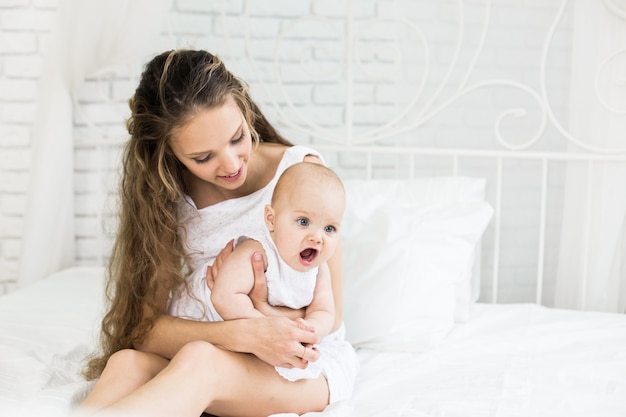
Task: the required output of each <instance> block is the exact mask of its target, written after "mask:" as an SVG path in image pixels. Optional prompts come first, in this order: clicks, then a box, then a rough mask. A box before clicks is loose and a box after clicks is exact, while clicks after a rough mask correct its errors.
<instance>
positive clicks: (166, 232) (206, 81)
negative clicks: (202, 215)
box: [84, 50, 290, 379]
mask: <svg viewBox="0 0 626 417" xmlns="http://www.w3.org/2000/svg"><path fill="white" fill-rule="evenodd" d="M228 97H232V98H233V99H234V100H235V102H236V103H237V105H238V106H239V108H240V109H241V111H242V113H243V115H244V117H245V119H246V121H247V123H248V126H250V131H251V134H252V137H253V140H254V141H255V142H256V143H259V142H273V143H281V144H285V145H290V143H289V142H288V141H287V140H285V139H284V138H283V137H282V136H281V135H280V134H279V133H278V132H277V131H276V129H274V128H273V127H272V125H271V124H270V123H269V122H268V121H267V119H266V118H265V117H264V116H263V114H262V113H261V111H260V109H259V108H258V106H257V105H256V104H255V103H254V102H253V101H252V99H251V98H250V96H249V94H248V86H247V84H246V83H245V82H243V81H242V80H239V79H237V78H236V77H234V76H233V75H232V74H231V73H230V72H229V71H228V70H227V69H226V67H225V66H224V64H223V63H222V61H221V60H220V59H219V58H218V57H217V56H215V55H212V54H210V53H208V52H206V51H201V50H173V51H167V52H164V53H162V54H160V55H158V56H156V57H155V58H153V59H152V60H151V61H150V62H148V63H147V65H146V67H145V70H144V72H143V73H142V76H141V80H140V82H139V85H138V87H137V89H136V91H135V93H134V95H133V97H132V98H131V99H130V100H129V105H130V109H131V117H130V118H129V120H128V121H127V128H128V132H129V134H130V139H129V140H128V143H127V144H126V147H125V149H124V154H123V159H122V167H123V171H122V176H121V181H120V186H119V225H118V231H117V236H116V240H115V244H114V246H113V250H112V253H111V258H110V263H109V268H108V274H107V285H106V296H107V301H108V312H107V313H106V315H105V316H104V318H103V320H102V330H101V335H100V349H99V351H98V352H96V353H94V355H93V356H92V357H91V358H90V360H89V363H88V364H87V367H86V369H85V372H84V374H85V377H86V378H87V379H94V378H97V377H99V376H100V375H101V373H102V370H103V369H104V367H105V365H106V362H107V361H108V359H109V357H110V356H111V355H112V354H113V353H115V352H117V351H119V350H121V349H127V348H133V347H136V346H137V345H138V344H141V343H142V341H143V340H144V338H145V337H146V335H147V333H148V332H149V331H150V329H151V328H152V326H153V325H154V321H155V320H156V318H157V317H158V315H160V314H164V313H165V308H166V305H165V304H166V302H164V300H166V299H167V298H166V297H167V296H168V294H169V293H170V291H171V290H173V289H174V288H177V287H178V286H180V285H184V282H185V281H184V274H185V265H186V256H185V252H184V250H183V241H184V239H185V233H184V228H183V225H181V224H180V222H179V221H178V216H177V206H178V203H179V201H180V200H181V199H182V198H183V196H184V194H185V183H184V180H183V170H184V169H185V168H184V166H183V165H182V164H181V163H180V162H179V161H178V160H177V159H176V157H175V156H174V154H173V153H172V151H171V149H170V140H171V139H172V132H174V131H175V130H176V129H177V128H179V127H181V126H183V125H185V124H186V123H187V122H189V120H190V119H191V118H192V117H193V116H195V115H196V114H198V112H200V111H203V110H206V109H211V108H214V107H217V106H220V105H223V104H224V103H225V101H226V100H227V98H228Z"/></svg>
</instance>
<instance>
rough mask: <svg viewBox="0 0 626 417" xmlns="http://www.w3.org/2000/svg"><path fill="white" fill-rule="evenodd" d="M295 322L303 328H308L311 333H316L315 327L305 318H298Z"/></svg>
mask: <svg viewBox="0 0 626 417" xmlns="http://www.w3.org/2000/svg"><path fill="white" fill-rule="evenodd" d="M295 322H296V323H297V324H298V327H299V328H300V329H302V330H306V331H308V332H311V333H315V332H316V331H315V327H313V326H311V325H310V324H309V323H307V321H306V320H305V319H303V318H297V319H296V320H295Z"/></svg>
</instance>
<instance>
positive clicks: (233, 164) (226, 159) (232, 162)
mask: <svg viewBox="0 0 626 417" xmlns="http://www.w3.org/2000/svg"><path fill="white" fill-rule="evenodd" d="M220 163H221V164H220V165H221V167H222V170H223V171H224V172H225V173H226V174H233V173H235V172H236V171H237V170H238V169H239V158H237V155H236V154H235V153H234V152H229V151H226V152H224V153H223V154H222V157H221V160H220Z"/></svg>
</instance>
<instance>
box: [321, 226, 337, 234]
mask: <svg viewBox="0 0 626 417" xmlns="http://www.w3.org/2000/svg"><path fill="white" fill-rule="evenodd" d="M335 230H337V229H336V228H335V226H326V227H325V228H324V231H325V232H326V233H335Z"/></svg>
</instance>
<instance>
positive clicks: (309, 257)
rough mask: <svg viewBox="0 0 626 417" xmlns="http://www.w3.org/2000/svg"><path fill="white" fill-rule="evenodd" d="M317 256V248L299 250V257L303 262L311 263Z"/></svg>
mask: <svg viewBox="0 0 626 417" xmlns="http://www.w3.org/2000/svg"><path fill="white" fill-rule="evenodd" d="M315 258H317V249H313V248H306V249H305V250H303V251H302V252H300V259H301V260H302V262H303V263H304V264H310V263H312V262H313V261H314V260H315Z"/></svg>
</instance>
